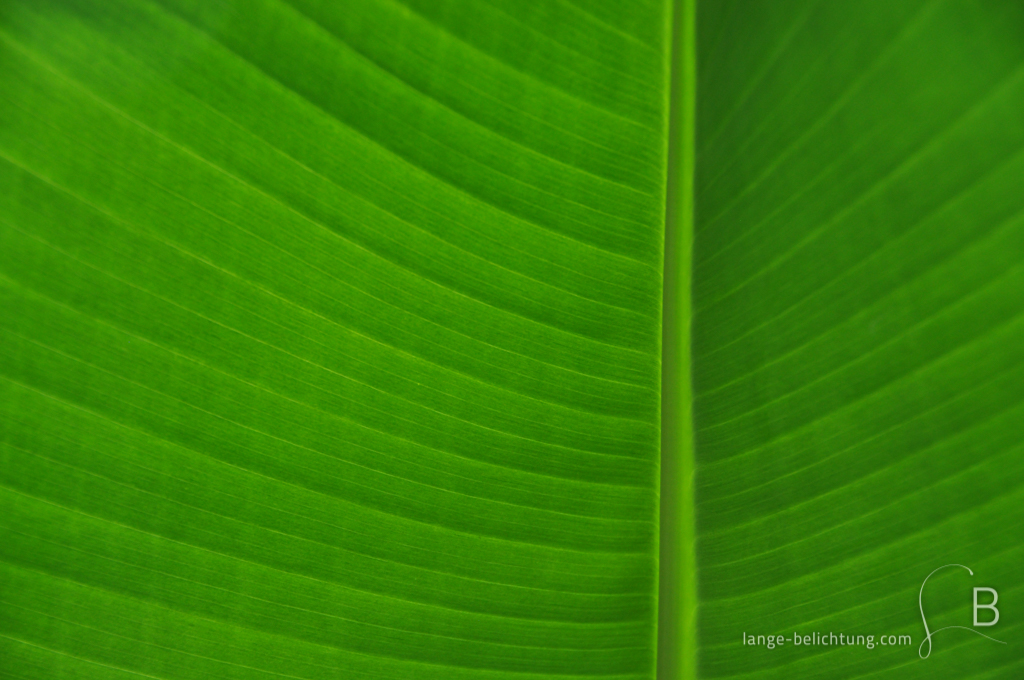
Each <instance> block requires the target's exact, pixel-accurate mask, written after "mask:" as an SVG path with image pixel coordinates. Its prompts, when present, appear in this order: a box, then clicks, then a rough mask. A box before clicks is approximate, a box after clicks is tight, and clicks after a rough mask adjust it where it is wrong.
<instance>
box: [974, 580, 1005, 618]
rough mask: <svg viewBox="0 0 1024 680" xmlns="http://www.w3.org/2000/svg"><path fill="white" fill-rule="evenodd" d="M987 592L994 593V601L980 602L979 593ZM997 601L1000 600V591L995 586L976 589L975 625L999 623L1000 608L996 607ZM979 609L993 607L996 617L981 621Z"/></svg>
mask: <svg viewBox="0 0 1024 680" xmlns="http://www.w3.org/2000/svg"><path fill="white" fill-rule="evenodd" d="M979 592H986V593H992V601H991V602H989V603H988V604H978V593H979ZM996 602H999V593H997V592H996V591H995V589H994V588H975V589H974V625H975V626H994V625H996V624H997V623H999V610H998V609H996ZM979 609H991V610H992V613H993V614H994V615H995V617H994V618H993V619H992V620H991V621H979V620H978V610H979Z"/></svg>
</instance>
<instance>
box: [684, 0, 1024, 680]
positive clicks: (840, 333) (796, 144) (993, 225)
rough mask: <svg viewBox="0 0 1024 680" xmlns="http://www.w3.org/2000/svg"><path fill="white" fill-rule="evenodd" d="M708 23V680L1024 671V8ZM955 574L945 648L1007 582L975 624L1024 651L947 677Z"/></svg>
mask: <svg viewBox="0 0 1024 680" xmlns="http://www.w3.org/2000/svg"><path fill="white" fill-rule="evenodd" d="M698 21H699V28H698V39H697V44H698V59H697V62H698V74H699V75H698V82H697V85H696V89H697V93H698V94H697V99H696V111H697V113H696V119H697V123H696V127H697V136H696V140H695V151H696V158H697V168H696V179H695V185H694V192H695V196H696V213H695V219H694V230H695V231H694V251H693V309H694V313H693V343H692V359H693V386H694V409H693V418H694V430H695V443H696V445H695V457H696V466H697V477H696V482H695V486H696V489H695V494H696V497H697V506H696V523H697V550H696V553H697V565H698V570H699V592H700V604H699V616H698V620H699V624H698V629H699V641H700V649H699V657H700V660H699V668H700V677H703V678H725V677H743V678H749V679H751V680H754V679H760V678H766V679H767V678H786V679H789V678H843V679H849V678H900V679H901V680H902V679H907V678H928V679H933V678H968V677H970V678H978V679H981V678H985V679H986V680H988V679H995V678H1017V677H1020V676H1021V672H1022V669H1024V666H1022V664H1021V661H1022V658H1024V656H1022V654H1021V646H1020V645H1021V632H1022V631H1024V627H1022V624H1024V620H1022V618H1021V611H1022V610H1021V608H1020V601H1021V596H1022V595H1024V573H1022V571H1021V566H1022V564H1024V486H1022V484H1024V448H1022V447H1024V427H1022V423H1024V404H1022V400H1024V316H1022V313H1024V6H1022V5H1021V3H1019V2H955V1H954V2H897V3H893V2H856V3H854V2H823V3H805V2H799V3H796V2H794V3H759V4H757V5H749V6H748V5H746V4H744V3H742V2H740V3H731V4H727V3H707V4H704V5H701V9H700V10H699V11H698ZM951 563H960V564H963V565H966V566H968V567H969V568H970V569H972V570H973V572H974V576H973V577H972V576H971V575H969V574H968V573H967V572H966V571H963V570H958V569H952V570H949V569H947V570H944V571H943V572H940V573H938V574H936V575H935V576H934V577H933V578H932V579H931V580H930V581H929V583H928V585H927V588H926V589H925V590H924V594H923V602H922V604H923V609H924V612H925V613H926V615H927V617H928V626H929V628H930V630H932V631H935V630H937V629H938V628H941V627H943V626H951V625H959V626H966V627H968V628H970V627H971V623H972V611H971V603H972V588H973V587H977V586H987V587H992V588H995V589H996V590H997V591H998V593H999V599H1000V602H1001V603H1004V609H1003V611H1002V617H1001V621H1000V623H999V624H998V625H997V626H994V627H992V628H978V629H975V630H977V631H980V632H983V633H985V634H986V635H989V636H991V637H994V638H997V639H999V640H1002V641H1005V642H1006V643H1007V644H1006V645H1001V644H997V643H994V642H992V641H989V640H985V639H982V638H981V637H978V636H977V635H974V634H972V633H971V632H969V631H965V630H959V629H957V630H946V631H942V632H939V633H937V634H936V635H935V637H933V638H932V641H931V643H932V651H931V654H930V656H929V657H928V658H927V659H923V660H922V659H921V658H920V657H919V653H918V651H919V650H918V648H919V645H921V643H922V642H923V640H924V627H923V625H922V620H921V612H920V611H919V609H918V595H919V592H920V589H921V587H922V582H923V581H924V579H925V577H926V576H927V575H928V574H929V573H930V572H931V571H932V570H934V569H936V568H938V567H941V566H943V565H947V564H951ZM744 632H746V633H748V634H755V635H757V634H761V635H766V636H767V635H769V634H775V635H779V634H781V635H785V636H786V637H788V638H792V637H793V635H794V633H801V634H805V635H810V634H812V633H813V632H826V633H827V632H835V633H836V635H837V636H838V635H839V634H840V633H843V634H845V635H850V634H853V635H858V636H859V635H864V636H865V643H864V644H863V645H861V646H852V647H843V646H838V647H831V646H816V647H806V646H803V647H796V646H795V645H793V644H792V643H786V644H785V645H783V646H782V647H781V648H776V649H774V650H769V649H767V648H766V647H765V646H761V647H751V646H744V645H743V637H742V635H743V633H744ZM883 634H884V635H886V636H888V635H897V636H899V635H901V634H904V635H910V636H912V637H913V644H912V645H908V646H902V647H900V646H897V647H882V646H881V645H879V644H878V642H879V639H878V638H879V636H881V635H883ZM868 635H874V636H875V645H876V646H875V648H874V649H871V650H868V649H867V648H866V636H868ZM897 639H898V638H897ZM926 649H927V648H926ZM926 649H925V650H922V653H924V651H926Z"/></svg>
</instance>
